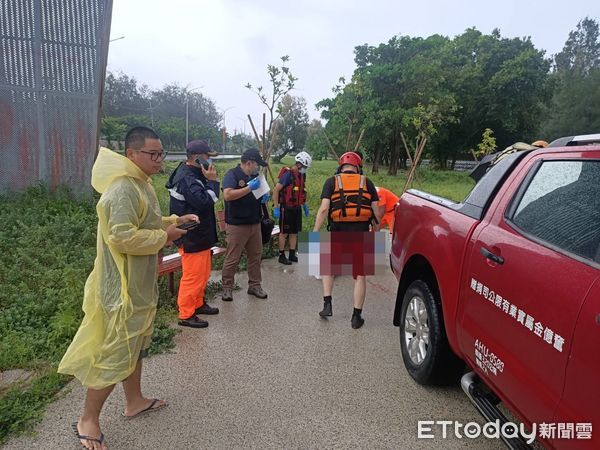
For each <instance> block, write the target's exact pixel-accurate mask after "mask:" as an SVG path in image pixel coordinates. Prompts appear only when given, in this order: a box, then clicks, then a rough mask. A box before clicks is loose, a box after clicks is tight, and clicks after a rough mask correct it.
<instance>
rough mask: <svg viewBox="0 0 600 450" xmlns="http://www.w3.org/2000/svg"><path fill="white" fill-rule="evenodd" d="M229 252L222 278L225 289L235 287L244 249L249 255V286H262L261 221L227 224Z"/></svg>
mask: <svg viewBox="0 0 600 450" xmlns="http://www.w3.org/2000/svg"><path fill="white" fill-rule="evenodd" d="M225 234H226V237H227V252H226V253H225V261H224V262H223V271H222V274H221V279H222V283H223V289H233V283H234V277H235V271H236V269H237V267H238V264H239V262H240V258H241V256H242V251H244V250H246V256H247V257H248V287H260V283H261V281H262V277H261V273H260V260H261V255H262V234H261V232H260V223H256V224H253V225H230V224H226V228H225Z"/></svg>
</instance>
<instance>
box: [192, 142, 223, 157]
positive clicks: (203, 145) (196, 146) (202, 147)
mask: <svg viewBox="0 0 600 450" xmlns="http://www.w3.org/2000/svg"><path fill="white" fill-rule="evenodd" d="M185 152H186V153H187V155H188V156H191V155H200V154H202V153H205V154H207V155H208V156H217V155H218V153H217V152H215V151H213V150H212V149H211V148H210V145H208V143H207V142H206V141H203V140H202V139H197V140H195V141H190V142H189V143H188V145H187V146H186V147H185Z"/></svg>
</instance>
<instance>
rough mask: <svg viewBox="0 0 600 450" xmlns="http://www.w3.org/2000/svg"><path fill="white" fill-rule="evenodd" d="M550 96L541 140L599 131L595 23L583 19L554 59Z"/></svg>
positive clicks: (599, 47) (599, 53) (599, 59)
mask: <svg viewBox="0 0 600 450" xmlns="http://www.w3.org/2000/svg"><path fill="white" fill-rule="evenodd" d="M551 83H552V86H553V87H554V91H553V96H552V98H551V100H550V101H548V103H547V106H546V109H545V113H544V115H543V117H544V121H543V123H542V125H541V127H540V129H541V133H540V134H541V136H540V137H542V138H544V139H545V140H547V141H551V140H553V139H555V138H558V137H561V136H572V135H575V134H587V133H595V132H597V131H598V130H599V129H600V33H599V26H598V22H597V21H595V20H592V19H589V18H585V19H583V20H582V21H580V22H579V23H578V24H577V28H576V30H574V31H571V33H569V37H568V39H567V41H566V43H565V46H564V47H563V50H562V51H561V52H560V53H558V54H557V55H556V56H555V57H554V72H553V74H552V78H551Z"/></svg>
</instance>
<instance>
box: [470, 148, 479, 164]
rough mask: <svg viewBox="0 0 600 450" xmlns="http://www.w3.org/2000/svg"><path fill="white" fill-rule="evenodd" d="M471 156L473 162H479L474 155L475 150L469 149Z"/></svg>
mask: <svg viewBox="0 0 600 450" xmlns="http://www.w3.org/2000/svg"><path fill="white" fill-rule="evenodd" d="M471 155H473V159H474V160H475V162H479V160H478V159H477V155H476V154H475V150H473V149H471Z"/></svg>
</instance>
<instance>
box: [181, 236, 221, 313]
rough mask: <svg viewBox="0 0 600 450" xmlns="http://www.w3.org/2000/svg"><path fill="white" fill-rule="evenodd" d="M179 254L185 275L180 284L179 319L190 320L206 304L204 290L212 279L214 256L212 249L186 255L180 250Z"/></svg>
mask: <svg viewBox="0 0 600 450" xmlns="http://www.w3.org/2000/svg"><path fill="white" fill-rule="evenodd" d="M179 254H180V255H181V267H182V272H183V274H182V276H181V281H180V282H179V294H178V295H177V306H178V308H179V318H180V319H188V318H190V317H192V316H193V315H194V312H195V311H196V309H197V308H200V307H201V306H202V305H203V304H204V289H206V284H207V283H208V279H209V278H210V268H211V257H212V254H211V252H210V249H208V250H203V251H201V252H197V253H185V252H184V251H183V249H182V248H180V249H179Z"/></svg>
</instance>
